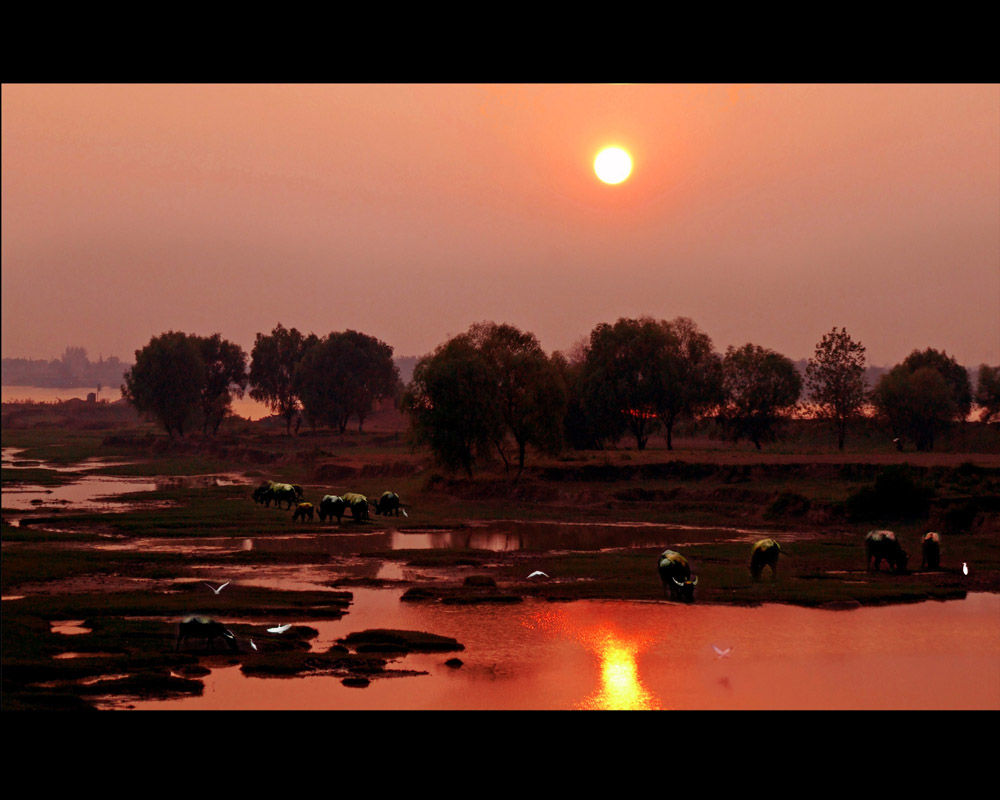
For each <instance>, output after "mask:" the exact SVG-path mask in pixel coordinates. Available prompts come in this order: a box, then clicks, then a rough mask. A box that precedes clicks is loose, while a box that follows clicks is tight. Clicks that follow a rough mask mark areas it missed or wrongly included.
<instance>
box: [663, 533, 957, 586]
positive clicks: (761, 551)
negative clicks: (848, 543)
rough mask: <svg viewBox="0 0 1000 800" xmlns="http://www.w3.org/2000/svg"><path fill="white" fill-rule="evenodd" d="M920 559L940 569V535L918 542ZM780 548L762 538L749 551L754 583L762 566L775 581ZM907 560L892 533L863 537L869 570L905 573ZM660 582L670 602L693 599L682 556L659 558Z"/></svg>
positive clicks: (693, 581)
mask: <svg viewBox="0 0 1000 800" xmlns="http://www.w3.org/2000/svg"><path fill="white" fill-rule="evenodd" d="M920 546H921V554H922V558H921V561H920V568H921V569H925V568H926V569H935V570H936V569H940V567H941V536H940V534H938V533H937V532H935V531H929V532H928V533H926V534H925V535H924V537H923V539H922V540H921V542H920ZM780 553H781V545H780V544H778V543H777V542H776V541H775V540H774V539H761V540H759V541H757V542H755V543H754V545H753V547H752V548H751V549H750V577H751V579H752V580H753V581H754V582H757V581H759V580H760V578H761V575H762V574H763V572H764V567H770V568H771V580H772V581H773V580H777V578H778V556H779V554H780ZM909 560H910V556H909V554H908V553H907V552H906V551H905V550H904V549H903V547H902V545H900V543H899V540H898V539H897V538H896V534H895V533H893V532H892V531H869V532H868V535H867V536H865V566H866V568H867V569H868V570H869V571H871V570H872V569H874V570H875V571H878V569H879V565H880V564H881V563H882V562H883V561H885V562H886V564H888V565H889V569H890V570H892V571H893V572H904V571H905V570H906V565H907V563H908V562H909ZM658 566H659V571H660V580H661V581H662V582H663V589H664V591H665V592H669V594H670V597H671V599H673V600H683V601H685V602H691V601H692V600H694V587H695V586H696V585H697V584H698V578H697V577H695V578H693V579H692V577H691V566H690V564H688V561H687V559H686V558H684V556H682V555H681V554H680V553H678V552H676V551H675V550H664V551H663V552H662V553H660V557H659V564H658Z"/></svg>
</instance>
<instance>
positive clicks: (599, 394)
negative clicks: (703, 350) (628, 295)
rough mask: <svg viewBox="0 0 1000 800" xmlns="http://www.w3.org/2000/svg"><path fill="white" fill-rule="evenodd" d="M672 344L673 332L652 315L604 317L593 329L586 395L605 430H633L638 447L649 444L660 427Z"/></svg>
mask: <svg viewBox="0 0 1000 800" xmlns="http://www.w3.org/2000/svg"><path fill="white" fill-rule="evenodd" d="M668 346H669V334H668V333H667V331H666V330H665V329H664V327H663V326H662V325H661V324H659V323H658V322H656V321H655V320H653V319H651V318H650V317H642V318H641V319H626V318H624V317H623V318H621V319H619V320H618V321H617V322H616V323H615V324H614V325H609V324H608V323H606V322H602V323H601V324H599V325H598V326H597V327H595V328H594V330H592V331H591V332H590V344H589V346H588V348H587V356H586V361H585V362H584V368H583V375H582V376H581V397H582V400H583V405H584V406H585V408H586V409H587V414H588V416H589V417H590V419H591V420H592V421H593V422H594V424H595V425H596V427H597V428H598V429H599V430H601V431H607V432H611V431H613V432H615V435H620V433H622V432H624V431H628V432H629V433H631V434H632V436H634V437H635V442H636V447H637V448H638V449H639V450H643V449H645V447H646V442H647V441H648V440H649V437H650V435H652V434H653V433H655V432H656V430H657V429H658V427H659V419H658V418H657V404H658V402H659V401H660V400H661V397H662V386H661V380H662V364H661V361H662V357H663V353H664V352H665V351H666V349H667V347H668Z"/></svg>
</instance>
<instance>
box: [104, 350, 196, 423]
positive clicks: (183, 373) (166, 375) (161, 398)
mask: <svg viewBox="0 0 1000 800" xmlns="http://www.w3.org/2000/svg"><path fill="white" fill-rule="evenodd" d="M204 388H205V362H204V359H203V358H202V355H201V347H200V345H199V341H198V337H196V336H188V335H187V334H185V333H181V332H175V331H168V332H167V333H164V334H161V335H160V336H154V337H153V338H152V339H150V341H149V344H148V345H146V346H145V347H143V348H142V349H140V350H136V351H135V364H134V365H133V366H132V368H131V369H129V370H128V371H127V372H126V373H125V384H124V385H123V386H122V397H124V398H125V399H126V400H128V402H129V403H131V404H132V405H133V406H134V407H135V409H136V410H137V411H139V412H140V413H142V414H147V415H150V416H152V417H154V418H156V419H157V420H159V421H160V423H161V424H162V425H163V427H164V428H165V429H166V431H167V435H168V436H169V437H170V438H171V439H173V438H174V433H175V432H176V433H177V435H178V436H180V437H183V436H184V429H185V427H187V426H188V425H189V424H190V423H191V422H192V420H194V419H195V418H196V414H197V413H198V410H199V409H200V406H201V399H202V392H203V391H204Z"/></svg>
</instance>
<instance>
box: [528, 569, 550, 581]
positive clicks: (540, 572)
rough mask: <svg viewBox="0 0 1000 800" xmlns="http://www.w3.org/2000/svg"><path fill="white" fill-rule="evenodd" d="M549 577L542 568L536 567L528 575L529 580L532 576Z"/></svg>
mask: <svg viewBox="0 0 1000 800" xmlns="http://www.w3.org/2000/svg"><path fill="white" fill-rule="evenodd" d="M547 577H549V576H548V575H546V574H545V573H544V572H542V571H541V570H540V569H536V570H535V571H534V572H532V573H531V574H530V575H529V576H528V580H529V581H530V580H531V579H532V578H547Z"/></svg>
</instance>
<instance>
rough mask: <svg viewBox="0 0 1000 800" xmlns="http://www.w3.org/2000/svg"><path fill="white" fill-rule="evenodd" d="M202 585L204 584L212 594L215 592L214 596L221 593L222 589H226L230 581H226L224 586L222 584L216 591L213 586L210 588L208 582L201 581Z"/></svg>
mask: <svg viewBox="0 0 1000 800" xmlns="http://www.w3.org/2000/svg"><path fill="white" fill-rule="evenodd" d="M202 583H204V584H205V585H206V586H207V587H208V588H209V589H211V590H212V591H213V592H215V593H216V594H218V593H219V592H221V591H222V590H223V589H225V588H226V587H227V586H228V585H229V583H230V581H226V582H225V583H224V584H222V586H220V587H219V588H218V589H216V588H215V587H214V586H212V584H210V583H208V582H206V581H202Z"/></svg>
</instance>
